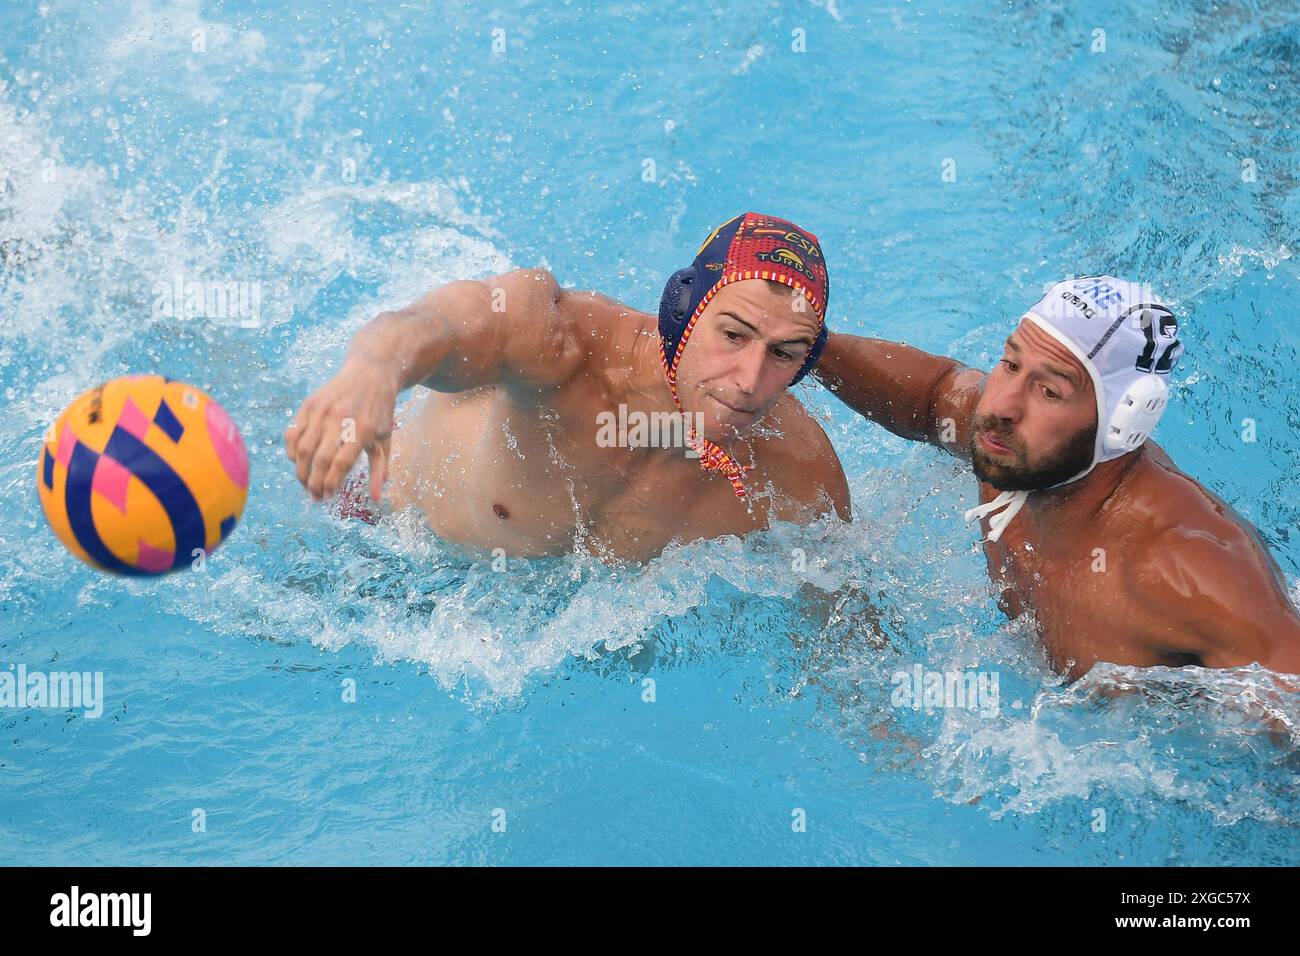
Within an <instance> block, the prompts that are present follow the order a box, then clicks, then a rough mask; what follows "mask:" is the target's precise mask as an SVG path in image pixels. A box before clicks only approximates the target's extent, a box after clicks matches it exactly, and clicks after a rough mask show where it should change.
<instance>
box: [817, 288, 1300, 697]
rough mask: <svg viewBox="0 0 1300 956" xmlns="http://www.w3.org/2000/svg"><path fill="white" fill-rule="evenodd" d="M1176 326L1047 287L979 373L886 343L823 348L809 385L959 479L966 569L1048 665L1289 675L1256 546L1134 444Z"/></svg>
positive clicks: (1143, 307)
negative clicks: (984, 528) (975, 482)
mask: <svg viewBox="0 0 1300 956" xmlns="http://www.w3.org/2000/svg"><path fill="white" fill-rule="evenodd" d="M1181 354H1182V345H1181V343H1180V342H1179V341H1178V322H1177V319H1176V318H1175V317H1174V314H1173V313H1172V312H1171V311H1170V310H1169V309H1167V308H1165V307H1164V306H1163V305H1161V304H1160V303H1159V302H1158V301H1157V300H1156V299H1155V297H1154V296H1151V295H1150V294H1148V293H1145V292H1144V289H1143V287H1142V286H1140V285H1138V284H1136V283H1132V282H1124V281H1121V280H1118V279H1114V278H1112V277H1110V276H1092V277H1086V278H1082V279H1077V280H1069V281H1065V282H1059V283H1057V284H1056V285H1054V286H1052V288H1051V289H1050V290H1049V291H1048V293H1047V294H1046V295H1045V296H1044V297H1043V298H1042V299H1041V300H1040V301H1039V302H1038V303H1037V304H1035V305H1034V306H1033V307H1032V308H1031V309H1030V310H1029V312H1028V313H1027V314H1026V315H1025V316H1024V317H1023V318H1022V319H1021V321H1020V324H1019V327H1018V328H1017V329H1016V330H1015V331H1013V332H1012V333H1011V335H1010V336H1009V337H1008V338H1007V340H1006V344H1005V350H1004V352H1003V356H1002V360H1001V361H1000V362H999V363H998V365H997V367H996V368H995V369H994V370H993V371H992V372H990V373H988V374H985V373H983V372H980V371H976V370H973V369H969V368H966V367H965V366H962V365H961V364H959V363H958V362H956V361H954V360H952V359H949V358H940V357H937V356H934V355H928V354H926V353H925V352H921V351H919V350H917V349H914V348H909V347H908V346H905V345H899V344H896V343H893V342H884V341H880V340H876V339H867V338H861V337H859V336H854V335H841V334H836V335H832V336H830V340H829V342H828V343H827V348H826V354H825V356H824V357H823V359H822V361H821V363H820V365H819V367H818V370H817V376H818V378H820V379H821V381H822V382H823V384H825V385H826V386H827V387H828V388H830V389H831V390H832V391H833V392H834V393H835V394H836V395H838V396H839V398H840V399H841V400H842V401H843V402H844V403H845V404H847V405H848V406H849V407H850V408H852V409H854V410H855V411H857V412H858V413H859V414H862V415H864V416H866V417H867V418H869V419H871V420H872V421H874V422H876V423H877V424H880V425H883V426H884V427H885V428H887V429H889V430H890V431H891V432H894V433H895V434H897V435H900V436H902V437H904V438H908V439H912V440H917V441H928V442H931V443H932V444H936V445H939V446H940V447H941V448H944V449H946V450H947V451H949V452H951V453H952V454H954V455H957V456H958V457H961V458H964V459H966V460H968V461H970V462H971V464H972V466H973V469H974V471H975V475H976V477H977V478H978V479H979V482H980V485H979V493H980V502H981V504H980V505H979V506H978V507H976V508H974V509H972V510H971V511H970V512H968V513H967V515H966V518H967V520H968V521H974V520H980V521H983V520H984V519H987V520H988V523H989V533H988V536H987V538H986V539H985V541H984V553H985V558H986V560H987V562H988V568H989V574H990V576H991V577H992V578H993V580H994V581H995V582H997V583H998V584H999V585H1001V586H1002V587H1003V591H1002V596H1001V599H1000V600H999V606H1000V607H1001V608H1002V610H1003V611H1004V612H1005V613H1006V614H1007V615H1008V616H1009V617H1012V618H1014V617H1017V616H1019V615H1020V614H1021V613H1023V612H1030V613H1032V615H1033V621H1034V625H1035V628H1036V630H1037V633H1038V634H1039V636H1040V638H1041V640H1042V642H1043V645H1044V647H1045V649H1046V652H1047V654H1048V657H1049V658H1050V660H1051V662H1052V664H1053V665H1054V666H1055V667H1056V668H1057V669H1058V670H1061V671H1064V672H1066V673H1067V674H1069V675H1070V676H1071V677H1078V676H1080V675H1082V674H1083V673H1085V672H1087V671H1088V670H1089V669H1090V668H1091V667H1092V666H1093V664H1095V663H1097V662H1098V661H1109V662H1112V663H1116V664H1131V665H1136V666H1152V665H1167V666H1180V665H1200V666H1203V667H1232V666H1238V665H1246V664H1251V663H1254V662H1258V663H1259V664H1261V665H1263V666H1264V667H1267V668H1269V669H1271V670H1274V671H1281V672H1285V673H1298V672H1300V617H1297V614H1296V609H1295V607H1294V606H1293V605H1292V603H1291V601H1290V599H1289V597H1288V594H1287V588H1286V583H1285V580H1284V579H1283V576H1282V573H1281V570H1280V569H1279V568H1278V565H1277V563H1276V562H1275V561H1274V560H1273V558H1272V556H1271V555H1270V554H1269V553H1268V551H1267V549H1266V548H1265V547H1264V545H1263V544H1262V543H1261V541H1260V540H1259V537H1258V534H1257V532H1256V531H1255V530H1254V529H1253V528H1252V527H1251V526H1250V525H1249V524H1248V523H1247V522H1246V521H1244V520H1243V519H1242V518H1241V517H1240V516H1238V515H1236V514H1235V513H1234V512H1233V511H1232V509H1231V508H1230V507H1229V506H1228V505H1227V504H1225V503H1224V502H1223V501H1222V500H1220V499H1219V498H1218V497H1216V496H1215V495H1213V494H1212V493H1211V492H1209V491H1207V490H1206V489H1205V488H1204V487H1202V486H1201V485H1200V484H1198V483H1197V482H1196V481H1194V480H1193V479H1192V478H1190V477H1188V476H1187V475H1185V474H1183V473H1182V472H1181V471H1179V470H1178V469H1177V468H1176V467H1175V466H1174V464H1173V462H1172V461H1171V460H1170V459H1169V456H1168V455H1166V454H1165V452H1164V451H1163V450H1162V449H1160V448H1159V447H1158V446H1157V445H1155V444H1154V443H1153V442H1150V441H1148V440H1147V439H1148V436H1149V435H1150V433H1151V430H1152V429H1153V428H1154V427H1155V425H1156V423H1157V422H1158V421H1159V419H1160V416H1161V415H1162V414H1163V412H1164V410H1165V407H1166V405H1167V402H1168V394H1169V385H1168V379H1169V376H1170V373H1171V372H1172V371H1173V369H1174V366H1175V364H1176V363H1177V361H1178V358H1179V357H1180V355H1181Z"/></svg>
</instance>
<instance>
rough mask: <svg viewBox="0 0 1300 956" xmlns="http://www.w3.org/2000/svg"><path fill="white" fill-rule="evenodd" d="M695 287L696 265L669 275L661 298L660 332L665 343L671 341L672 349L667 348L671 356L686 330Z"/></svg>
mask: <svg viewBox="0 0 1300 956" xmlns="http://www.w3.org/2000/svg"><path fill="white" fill-rule="evenodd" d="M694 287H695V267H694V266H687V267H686V268H685V269H678V270H677V271H676V272H674V273H673V274H672V275H671V276H669V277H668V283H667V284H666V285H665V286H664V294H663V295H662V296H660V298H659V334H660V335H661V336H663V339H664V342H665V343H671V345H672V348H671V349H665V351H667V352H668V354H669V355H670V356H671V355H672V353H673V352H674V351H676V349H677V343H678V342H679V341H681V337H682V333H683V332H684V331H686V320H687V319H689V318H690V316H689V315H687V314H686V313H687V310H688V309H690V307H691V292H693V291H694Z"/></svg>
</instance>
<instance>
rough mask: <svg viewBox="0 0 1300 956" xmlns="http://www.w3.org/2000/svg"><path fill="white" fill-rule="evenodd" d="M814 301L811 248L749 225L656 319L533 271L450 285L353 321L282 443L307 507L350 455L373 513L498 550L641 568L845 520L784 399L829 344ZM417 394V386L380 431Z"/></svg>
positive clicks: (675, 286) (713, 240)
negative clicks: (679, 549) (710, 545)
mask: <svg viewBox="0 0 1300 956" xmlns="http://www.w3.org/2000/svg"><path fill="white" fill-rule="evenodd" d="M828 293H829V281H828V277H827V273H826V266H825V261H824V259H823V257H822V253H821V248H820V246H819V245H818V242H817V238H816V237H815V236H814V235H812V234H811V233H809V232H806V231H804V230H803V229H800V228H799V227H798V226H795V225H794V224H793V223H790V222H787V221H785V220H783V219H777V218H775V217H772V216H762V215H758V214H755V213H747V214H745V215H743V216H737V217H736V218H734V219H732V220H730V221H729V222H727V223H725V224H724V225H722V226H720V227H719V228H718V229H716V230H714V232H713V234H712V235H710V236H709V238H708V239H707V240H706V241H705V243H704V245H703V246H702V247H701V248H700V251H699V253H698V254H697V256H696V258H695V261H694V263H693V265H691V266H690V267H688V268H686V269H682V270H679V271H678V272H676V273H674V274H673V276H672V278H671V279H670V280H669V281H668V284H667V286H666V288H665V290H664V294H663V298H662V301H661V305H660V314H659V316H658V318H657V319H656V317H655V316H652V315H649V314H646V313H642V312H637V311H636V310H634V309H631V308H629V307H627V306H625V305H621V304H620V303H618V302H615V301H613V300H612V299H608V298H605V297H604V296H601V295H598V294H595V293H590V292H573V291H569V290H565V289H561V288H560V287H559V286H558V285H557V284H556V282H555V280H554V279H553V278H552V277H551V275H550V274H549V273H547V272H545V271H541V270H521V271H517V272H511V273H507V274H505V275H501V276H497V277H495V278H492V279H488V280H485V281H483V282H453V283H451V284H450V285H447V286H444V287H443V288H441V289H437V290H436V291H434V292H431V293H429V294H428V295H426V296H425V297H423V298H422V299H420V300H419V301H417V302H415V303H414V304H412V305H410V306H408V307H407V308H405V309H401V310H399V311H396V312H385V313H381V314H380V315H378V316H376V317H375V318H374V319H373V320H371V321H370V322H369V323H368V324H367V325H366V326H364V327H363V328H362V329H361V330H360V331H359V332H358V333H357V335H356V337H355V338H354V339H353V341H352V344H351V347H350V348H349V350H348V355H347V359H346V361H345V362H344V365H343V367H342V369H341V370H340V371H339V373H338V374H337V375H335V376H334V378H332V379H331V380H330V381H329V382H327V383H326V384H325V385H324V386H322V387H321V388H320V390H319V391H317V392H316V393H315V394H314V395H312V396H311V397H309V398H308V399H307V400H306V401H305V402H303V404H302V407H301V409H300V410H299V412H298V416H297V420H296V421H295V422H294V424H292V425H291V426H289V428H288V429H287V430H286V431H285V448H286V450H287V452H288V455H289V457H290V459H292V460H293V461H294V462H295V463H296V465H297V470H298V480H299V481H301V482H302V483H303V485H304V486H305V487H306V488H307V489H308V491H310V492H311V494H312V497H313V498H316V499H318V500H319V499H321V498H323V497H325V496H328V495H330V494H332V493H334V492H335V491H336V490H337V489H338V488H339V487H340V485H341V484H342V483H343V481H344V478H345V476H347V474H348V471H349V469H350V468H351V467H352V465H353V463H354V462H355V461H356V460H357V458H358V457H359V455H360V453H361V451H362V450H364V451H365V452H366V453H367V455H368V457H369V461H370V488H369V492H370V497H371V498H372V499H373V500H375V501H378V500H379V498H380V491H381V488H382V487H383V484H384V481H385V478H391V484H390V486H389V498H390V502H389V503H390V504H391V505H392V506H393V507H395V508H401V507H404V506H405V505H408V504H415V505H418V506H419V507H420V508H421V509H422V510H423V512H424V515H425V517H426V519H427V520H428V523H429V525H430V527H432V529H433V530H434V531H435V532H436V533H438V534H439V535H440V536H442V537H443V538H445V539H447V540H450V541H455V542H460V543H466V544H470V545H474V546H478V547H482V548H491V549H496V548H501V549H503V552H504V553H506V554H510V555H519V556H541V555H549V554H557V553H561V552H564V551H571V550H573V548H574V546H575V541H576V540H578V539H582V540H583V541H585V542H586V543H588V544H590V545H592V546H593V550H597V551H600V552H602V553H604V554H606V555H608V556H610V557H614V558H620V559H631V560H644V559H647V558H649V557H653V556H654V555H656V554H658V553H659V552H660V551H661V550H662V549H663V548H664V547H665V546H666V545H667V544H668V543H669V542H671V541H673V540H674V539H679V540H681V541H683V542H688V541H691V540H694V539H698V538H705V537H716V536H719V535H726V534H735V535H741V534H744V533H746V532H749V531H752V530H755V529H760V528H764V527H767V525H768V523H769V522H770V521H772V520H778V519H779V520H785V521H793V522H798V523H807V522H810V521H812V520H814V519H815V518H816V517H817V516H818V515H821V514H826V513H829V512H831V511H832V510H834V512H835V513H836V514H837V515H838V516H839V517H840V518H842V519H844V520H848V518H849V495H848V485H847V483H846V481H845V479H844V472H843V469H842V468H841V467H840V462H839V459H838V457H837V456H836V454H835V451H834V449H833V448H832V447H831V443H830V441H829V440H828V439H827V437H826V435H825V433H824V432H823V431H822V429H821V427H820V426H819V425H818V424H817V423H816V422H815V421H814V420H813V419H812V418H811V417H810V416H809V415H808V413H807V412H806V411H805V410H804V408H803V406H802V405H801V404H800V403H799V401H798V400H797V399H796V398H795V397H794V396H793V395H791V394H790V393H789V391H788V389H789V387H790V386H791V385H792V384H793V383H795V382H797V381H799V380H800V379H801V378H803V376H804V375H806V374H807V373H808V371H809V370H810V369H811V368H812V367H813V365H815V364H816V362H817V359H818V357H819V355H820V353H821V351H822V348H823V346H824V345H825V341H826V326H825V314H826V301H827V296H828ZM688 342H689V346H690V347H689V348H687V347H686V346H687V344H688ZM416 384H423V385H426V386H428V387H429V388H430V389H432V390H433V391H432V392H430V393H428V394H427V396H424V397H422V398H418V399H417V400H416V402H415V403H413V405H414V407H413V408H412V409H411V412H412V414H409V415H405V416H404V422H403V425H402V427H401V428H400V429H397V430H396V431H395V432H394V430H393V428H394V418H393V413H394V407H395V403H396V400H397V395H398V393H399V392H400V391H402V390H403V389H406V388H409V387H411V386H413V385H416ZM647 421H648V422H650V426H651V427H650V429H649V430H650V432H651V433H652V435H651V437H650V438H649V440H648V441H647V440H646V434H645V432H646V429H645V428H642V429H641V432H640V440H633V439H634V436H635V434H636V426H637V425H638V424H641V425H644V424H645V423H646V422H647ZM615 423H617V425H615ZM625 423H626V426H627V427H625ZM656 425H657V426H665V427H663V428H661V429H660V430H661V431H664V432H666V435H667V438H668V440H659V441H656V440H655V439H656V438H660V439H664V438H665V435H663V434H659V435H655V434H653V433H654V432H655V430H656ZM350 435H354V436H355V441H348V440H344V439H345V438H347V437H350ZM624 435H626V439H625V438H624ZM675 436H679V437H675ZM665 445H668V446H669V447H664V446H665ZM674 446H675V447H674ZM358 497H361V496H360V495H358Z"/></svg>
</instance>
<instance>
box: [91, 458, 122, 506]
mask: <svg viewBox="0 0 1300 956" xmlns="http://www.w3.org/2000/svg"><path fill="white" fill-rule="evenodd" d="M130 481H131V473H130V472H129V471H127V470H126V469H125V468H123V467H122V466H121V465H119V464H118V463H117V462H115V461H114V460H113V459H112V458H109V457H108V456H107V455H100V456H99V461H98V462H97V463H96V464H95V474H94V476H93V477H92V478H91V479H90V488H91V490H92V491H97V492H99V493H100V494H101V495H103V496H104V497H105V498H106V499H108V501H109V502H110V503H111V504H112V505H113V507H114V508H116V509H117V510H118V511H120V512H121V513H122V514H126V486H127V485H128V484H129V483H130Z"/></svg>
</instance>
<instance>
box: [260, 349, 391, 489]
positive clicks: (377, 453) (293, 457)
mask: <svg viewBox="0 0 1300 956" xmlns="http://www.w3.org/2000/svg"><path fill="white" fill-rule="evenodd" d="M397 386H398V382H397V375H396V373H395V372H394V371H393V370H392V369H391V368H388V367H386V366H385V365H383V364H382V363H379V362H375V361H372V360H370V359H365V358H349V359H348V360H347V361H346V362H345V363H344V365H343V368H342V369H341V370H340V371H339V373H338V374H337V375H335V376H334V377H333V378H332V379H330V380H329V381H328V382H326V383H325V384H324V385H322V386H321V387H320V389H318V390H317V391H316V392H315V393H314V394H313V395H311V396H310V397H309V398H308V399H307V400H306V401H305V402H303V403H302V407H301V408H299V409H298V417H297V420H296V421H294V423H293V424H292V425H290V426H289V427H288V428H286V429H285V431H284V448H285V452H286V453H287V454H288V456H289V460H290V461H292V462H293V463H294V464H295V465H296V466H297V469H298V480H299V481H300V482H302V486H303V487H304V488H306V489H307V491H308V492H310V494H311V496H312V498H313V499H314V500H316V501H320V500H321V499H323V498H326V497H328V496H329V495H332V494H334V492H336V491H337V490H338V488H339V486H340V485H341V484H342V483H343V479H344V478H345V477H347V474H348V471H349V470H351V468H352V465H353V464H354V463H355V462H356V460H357V458H358V457H359V456H360V455H361V452H362V451H363V450H364V451H365V453H366V455H367V456H368V457H369V458H370V497H371V498H372V499H373V500H374V501H378V500H379V496H380V493H381V492H382V490H383V487H384V482H385V481H386V480H387V478H388V456H389V450H390V446H391V444H392V438H393V411H394V409H395V407H396V405H397V392H398V387H397Z"/></svg>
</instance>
